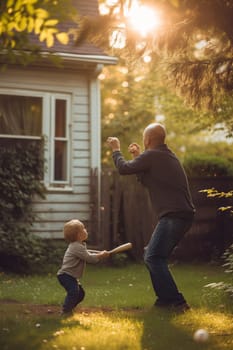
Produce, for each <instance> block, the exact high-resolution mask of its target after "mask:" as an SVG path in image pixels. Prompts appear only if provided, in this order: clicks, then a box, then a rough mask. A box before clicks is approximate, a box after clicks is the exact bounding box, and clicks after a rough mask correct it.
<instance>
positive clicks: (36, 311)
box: [0, 299, 126, 316]
mask: <svg viewBox="0 0 233 350" xmlns="http://www.w3.org/2000/svg"><path fill="white" fill-rule="evenodd" d="M1 304H4V305H12V304H15V306H16V307H17V309H20V310H21V312H22V313H24V314H33V315H43V316H45V315H59V314H60V312H61V307H60V306H58V305H47V304H42V305H39V304H29V303H22V302H19V301H17V300H12V299H3V300H0V305H1ZM111 311H113V309H111V308H108V307H81V306H79V307H77V308H76V309H75V312H76V313H85V314H90V313H93V312H104V313H106V312H111ZM124 311H126V310H124Z"/></svg>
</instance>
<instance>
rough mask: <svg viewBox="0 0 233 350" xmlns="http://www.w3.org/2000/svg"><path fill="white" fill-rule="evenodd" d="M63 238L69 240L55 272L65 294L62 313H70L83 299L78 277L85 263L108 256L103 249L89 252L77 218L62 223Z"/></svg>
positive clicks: (83, 227)
mask: <svg viewBox="0 0 233 350" xmlns="http://www.w3.org/2000/svg"><path fill="white" fill-rule="evenodd" d="M63 232H64V238H65V240H66V241H68V242H69V246H68V248H67V250H66V252H65V255H64V258H63V262H62V266H61V268H60V269H59V271H58V272H57V278H58V281H59V282H60V284H61V285H62V287H64V288H65V290H66V292H67V295H66V298H65V300H64V304H63V307H62V314H63V315H72V313H73V309H74V308H75V307H76V306H77V305H78V304H79V303H80V302H81V301H82V300H83V299H84V296H85V291H84V289H83V288H82V286H81V284H80V281H79V279H80V278H81V277H82V275H83V271H84V268H85V265H86V262H87V263H97V262H99V261H100V260H101V259H103V258H105V257H108V256H109V253H108V252H107V251H105V250H103V251H101V252H99V253H90V252H89V251H88V250H87V248H86V243H85V242H84V241H85V240H86V239H87V237H88V233H87V230H86V228H85V226H84V224H83V223H82V222H81V221H79V220H71V221H68V222H67V223H66V224H65V225H64V231H63Z"/></svg>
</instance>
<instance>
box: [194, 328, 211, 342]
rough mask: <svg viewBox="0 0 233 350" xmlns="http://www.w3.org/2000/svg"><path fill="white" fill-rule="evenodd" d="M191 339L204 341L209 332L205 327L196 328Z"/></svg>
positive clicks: (207, 337)
mask: <svg viewBox="0 0 233 350" xmlns="http://www.w3.org/2000/svg"><path fill="white" fill-rule="evenodd" d="M193 339H194V340H195V341H196V342H198V343H205V342H206V341H207V340H208V339H209V333H208V332H207V331H206V330H205V329H198V330H197V331H196V332H195V333H194V335H193Z"/></svg>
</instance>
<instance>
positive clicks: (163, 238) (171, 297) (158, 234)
mask: <svg viewBox="0 0 233 350" xmlns="http://www.w3.org/2000/svg"><path fill="white" fill-rule="evenodd" d="M191 225H192V219H183V218H178V217H169V216H165V217H162V218H161V219H160V220H159V222H158V224H157V226H156V227H155V230H154V232H153V234H152V237H151V239H150V242H149V244H148V246H147V247H146V249H145V254H144V261H145V264H146V266H147V268H148V270H149V272H150V277H151V282H152V285H153V288H154V291H155V294H156V296H157V297H158V300H159V301H161V302H163V303H165V304H166V303H167V304H173V305H178V304H181V303H183V302H185V299H184V297H183V295H182V294H181V293H180V292H179V291H178V289H177V286H176V283H175V281H174V279H173V277H172V275H171V272H170V270H169V268H168V261H167V260H168V258H169V256H170V255H171V253H172V251H173V249H174V248H175V246H176V245H177V244H178V243H179V241H180V240H181V238H182V237H183V236H184V234H185V233H186V232H187V231H188V229H189V228H190V227H191Z"/></svg>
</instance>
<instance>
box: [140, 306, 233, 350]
mask: <svg viewBox="0 0 233 350" xmlns="http://www.w3.org/2000/svg"><path fill="white" fill-rule="evenodd" d="M139 319H141V320H142V321H143V334H142V338H141V349H143V350H152V349H153V350H154V349H157V350H158V349H159V350H169V349H171V350H187V349H189V350H199V349H205V350H223V349H227V350H231V349H233V325H232V315H230V314H228V315H227V314H224V312H222V313H220V312H208V311H207V310H205V309H198V308H197V309H193V310H190V311H188V312H186V313H185V314H175V313H173V312H172V311H168V310H157V309H155V308H151V309H148V310H147V311H145V312H144V313H142V314H141V315H140V317H139ZM200 328H204V329H206V330H207V331H208V332H209V339H208V341H207V342H205V343H197V342H195V341H194V339H193V334H194V332H195V331H196V330H197V329H200Z"/></svg>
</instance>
